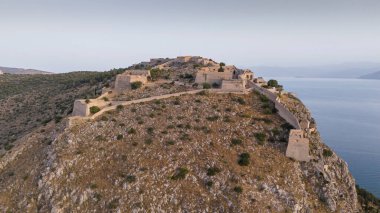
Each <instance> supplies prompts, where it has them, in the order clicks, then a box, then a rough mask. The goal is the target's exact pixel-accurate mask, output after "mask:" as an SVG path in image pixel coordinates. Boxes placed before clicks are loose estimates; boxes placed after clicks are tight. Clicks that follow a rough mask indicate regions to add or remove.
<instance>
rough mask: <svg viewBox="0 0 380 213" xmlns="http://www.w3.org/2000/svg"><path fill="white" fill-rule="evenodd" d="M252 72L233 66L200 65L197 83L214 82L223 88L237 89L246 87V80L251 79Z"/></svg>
mask: <svg viewBox="0 0 380 213" xmlns="http://www.w3.org/2000/svg"><path fill="white" fill-rule="evenodd" d="M253 78H254V74H253V72H252V71H250V70H240V69H237V68H236V67H235V66H220V65H219V64H217V65H214V66H208V67H202V68H201V69H200V70H199V71H198V72H197V75H196V78H195V83H197V84H204V83H208V84H212V85H214V84H216V85H218V86H220V87H221V89H224V90H231V91H235V90H236V91H239V90H243V89H245V87H246V83H247V81H248V80H253Z"/></svg>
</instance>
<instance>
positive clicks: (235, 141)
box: [231, 138, 243, 146]
mask: <svg viewBox="0 0 380 213" xmlns="http://www.w3.org/2000/svg"><path fill="white" fill-rule="evenodd" d="M242 143H243V140H241V139H239V138H232V139H231V144H232V145H233V146H235V145H241V144H242Z"/></svg>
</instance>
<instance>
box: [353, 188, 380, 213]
mask: <svg viewBox="0 0 380 213" xmlns="http://www.w3.org/2000/svg"><path fill="white" fill-rule="evenodd" d="M356 191H357V193H358V200H359V203H360V205H361V206H362V208H363V210H364V211H365V212H369V213H378V212H380V199H379V198H377V197H376V196H375V195H373V194H372V193H370V192H368V191H367V190H365V189H363V188H361V187H360V186H359V185H356Z"/></svg>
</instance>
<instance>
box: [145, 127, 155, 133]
mask: <svg viewBox="0 0 380 213" xmlns="http://www.w3.org/2000/svg"><path fill="white" fill-rule="evenodd" d="M146 132H147V133H148V134H150V135H152V134H153V133H154V128H153V127H148V128H146Z"/></svg>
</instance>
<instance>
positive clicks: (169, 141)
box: [166, 140, 175, 145]
mask: <svg viewBox="0 0 380 213" xmlns="http://www.w3.org/2000/svg"><path fill="white" fill-rule="evenodd" d="M166 144H167V145H174V144H175V141H173V140H168V141H166Z"/></svg>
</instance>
